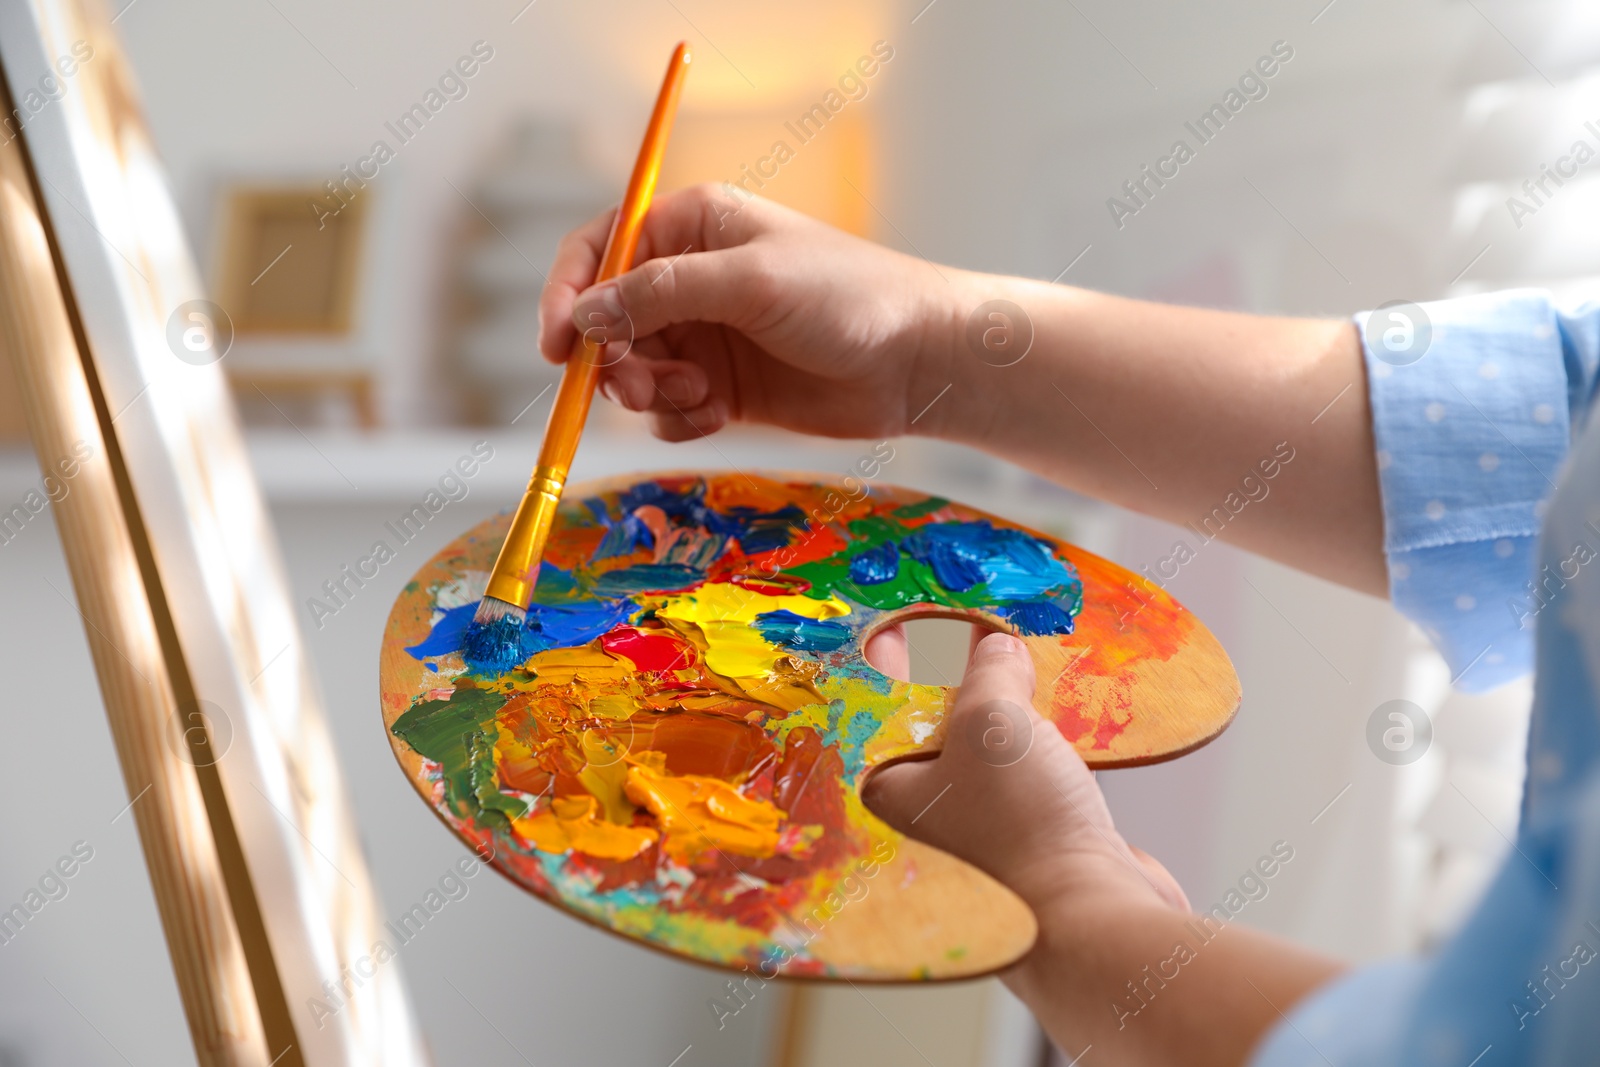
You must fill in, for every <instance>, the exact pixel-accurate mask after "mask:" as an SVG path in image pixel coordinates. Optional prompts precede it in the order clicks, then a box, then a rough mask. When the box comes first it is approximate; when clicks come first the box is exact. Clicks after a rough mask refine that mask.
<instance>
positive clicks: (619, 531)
mask: <svg viewBox="0 0 1600 1067" xmlns="http://www.w3.org/2000/svg"><path fill="white" fill-rule="evenodd" d="M601 521H602V522H604V523H605V525H606V535H605V537H604V538H602V539H601V541H600V546H599V547H598V548H596V549H595V550H594V555H593V556H591V557H590V559H591V561H595V562H598V561H599V560H603V559H611V558H612V557H614V556H626V555H628V554H629V553H631V552H632V551H633V550H634V549H636V548H639V547H641V546H643V547H645V548H654V547H655V543H656V538H655V534H653V533H651V532H650V527H648V526H646V525H645V524H644V523H643V522H641V521H640V520H639V517H638V516H636V515H625V516H623V517H622V518H621V519H619V520H617V521H616V522H612V521H611V520H610V519H609V518H606V517H604V516H602V517H601Z"/></svg>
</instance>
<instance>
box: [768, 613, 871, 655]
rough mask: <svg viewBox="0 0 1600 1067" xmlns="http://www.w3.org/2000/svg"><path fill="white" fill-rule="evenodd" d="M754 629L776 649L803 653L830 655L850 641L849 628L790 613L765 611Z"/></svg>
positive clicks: (842, 624)
mask: <svg viewBox="0 0 1600 1067" xmlns="http://www.w3.org/2000/svg"><path fill="white" fill-rule="evenodd" d="M756 629H758V630H760V631H761V636H762V637H764V638H766V639H767V640H768V641H771V642H772V643H773V644H775V645H783V646H784V647H785V648H794V649H799V650H800V651H802V652H833V651H835V650H837V649H839V648H841V647H843V646H844V644H845V642H847V641H849V640H850V627H848V626H846V625H845V624H844V623H842V622H835V621H834V620H832V619H808V618H806V617H805V616H804V615H796V614H795V613H794V612H792V611H788V610H779V611H764V612H762V613H761V614H760V615H757V616H756Z"/></svg>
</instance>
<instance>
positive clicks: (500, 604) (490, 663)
mask: <svg viewBox="0 0 1600 1067" xmlns="http://www.w3.org/2000/svg"><path fill="white" fill-rule="evenodd" d="M527 619H528V612H527V609H525V608H519V607H517V606H516V605H515V604H508V603H506V602H505V601H504V600H501V599H499V598H498V597H492V596H486V597H484V598H483V600H482V601H481V602H479V604H478V610H477V612H476V613H475V614H474V615H473V616H472V622H471V623H470V624H468V626H467V632H466V633H465V634H463V635H462V639H461V657H462V658H463V659H465V660H466V661H467V666H468V667H470V668H472V669H473V670H475V671H485V672H490V673H494V674H504V673H505V672H506V671H509V670H510V669H511V668H512V667H515V666H516V665H517V664H518V663H520V662H522V626H523V623H525V622H526V621H527Z"/></svg>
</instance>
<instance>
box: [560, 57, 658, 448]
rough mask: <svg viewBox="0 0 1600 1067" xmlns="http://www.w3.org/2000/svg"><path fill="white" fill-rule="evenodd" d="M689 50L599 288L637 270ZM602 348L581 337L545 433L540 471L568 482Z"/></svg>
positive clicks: (648, 142) (633, 182)
mask: <svg viewBox="0 0 1600 1067" xmlns="http://www.w3.org/2000/svg"><path fill="white" fill-rule="evenodd" d="M689 60H690V56H689V44H688V42H687V41H682V42H679V44H678V47H677V48H675V49H674V50H673V52H672V61H671V62H670V63H668V64H667V76H666V78H664V79H663V80H662V82H661V92H660V94H659V95H658V96H657V97H656V108H655V111H654V112H653V113H652V114H651V116H650V126H649V127H648V128H647V129H646V130H645V133H644V144H642V145H640V146H639V158H638V160H637V161H636V162H635V163H634V165H633V177H631V178H629V179H628V191H627V193H626V194H624V196H623V197H622V206H621V207H620V208H618V209H617V217H616V220H615V221H614V222H613V223H612V224H611V236H610V237H608V238H606V250H605V253H604V254H603V255H602V256H601V257H600V270H599V271H598V272H597V273H596V274H595V276H594V280H595V282H596V283H599V282H603V281H605V280H607V279H608V278H615V277H616V276H617V275H619V274H622V273H623V272H625V271H626V270H628V268H630V267H632V266H633V255H634V252H635V251H636V250H637V249H638V247H639V231H640V230H641V229H643V228H644V216H645V213H646V212H648V211H649V210H650V198H651V197H652V196H654V195H655V191H656V178H657V177H658V176H659V175H660V173H661V157H662V156H664V155H666V152H667V137H668V136H669V135H670V134H671V133H672V117H673V114H674V113H675V112H676V111H677V110H678V94H679V93H681V92H682V91H683V82H684V78H685V77H687V76H688V73H689ZM601 351H602V346H599V345H595V344H591V343H589V342H588V341H586V340H585V335H584V334H583V333H580V334H579V335H578V339H577V341H575V342H574V343H573V346H572V354H571V357H570V358H569V359H568V360H567V367H566V371H565V372H564V373H563V374H562V376H561V389H560V391H559V392H557V393H556V400H555V407H553V408H552V409H551V411H550V421H549V422H548V423H547V424H546V425H545V428H544V447H543V448H541V449H540V451H539V466H541V467H551V468H555V469H557V470H560V471H561V473H562V475H563V476H565V474H566V472H567V470H568V469H569V468H570V467H571V466H572V457H573V455H574V454H575V453H576V452H577V451H578V438H579V436H581V435H582V433H583V424H584V420H585V419H586V418H587V417H588V414H589V403H590V401H592V400H593V399H594V387H595V383H596V382H597V381H598V380H599V377H600V365H601V364H600V353H601Z"/></svg>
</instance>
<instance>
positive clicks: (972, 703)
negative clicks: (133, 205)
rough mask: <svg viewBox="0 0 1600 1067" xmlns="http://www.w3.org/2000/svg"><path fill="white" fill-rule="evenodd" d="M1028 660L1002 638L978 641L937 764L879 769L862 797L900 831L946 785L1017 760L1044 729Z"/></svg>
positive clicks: (973, 780)
mask: <svg viewBox="0 0 1600 1067" xmlns="http://www.w3.org/2000/svg"><path fill="white" fill-rule="evenodd" d="M1034 681H1035V679H1034V667H1033V657H1032V656H1031V655H1029V654H1028V649H1027V646H1026V645H1024V644H1023V643H1022V642H1021V641H1019V640H1018V639H1017V638H1015V637H1012V636H1010V635H1009V634H1001V633H993V634H989V635H987V636H986V637H984V638H983V640H981V641H979V642H978V643H977V644H976V645H975V646H974V647H973V649H972V653H971V655H970V657H969V658H968V660H967V671H966V674H965V675H964V676H963V678H962V680H961V687H960V689H958V690H957V693H956V699H955V704H954V706H953V707H952V708H951V710H950V715H949V718H948V720H947V722H946V728H945V735H944V749H943V751H942V752H941V753H940V754H939V756H938V758H937V759H931V760H916V761H907V762H904V763H900V764H896V765H894V766H890V767H885V768H883V769H882V770H881V771H879V772H878V773H877V774H875V775H873V776H872V777H871V778H870V779H869V780H868V782H867V787H866V789H865V790H864V792H863V799H864V800H865V801H866V803H867V806H868V807H869V808H871V809H872V810H873V812H875V813H876V814H877V815H878V817H879V818H881V819H882V820H883V821H884V822H886V823H888V824H889V825H890V826H893V827H894V828H895V829H897V830H899V831H900V832H901V833H905V834H909V835H912V836H924V837H925V836H927V834H926V833H925V832H924V833H920V834H919V833H917V831H916V829H914V827H915V824H916V823H918V822H919V821H920V817H921V814H922V813H924V812H925V811H927V810H928V809H929V808H930V807H931V804H932V803H933V801H934V800H935V798H936V797H938V796H941V795H942V791H943V790H944V788H945V787H946V786H950V785H952V783H954V782H968V783H970V784H972V785H974V786H977V785H978V784H979V782H980V781H981V780H982V779H983V778H986V777H987V775H986V774H985V773H984V772H986V771H989V770H991V769H999V768H1005V767H1009V766H1011V765H1013V764H1016V763H1017V762H1019V761H1020V760H1021V759H1022V758H1023V757H1024V756H1025V755H1027V753H1028V751H1029V750H1030V749H1031V748H1032V746H1033V742H1034V739H1035V737H1036V735H1038V734H1039V733H1040V732H1041V730H1040V729H1039V728H1040V727H1041V726H1043V725H1046V724H1044V723H1043V720H1042V719H1040V718H1039V715H1038V713H1037V712H1035V711H1034V710H1033V690H1034Z"/></svg>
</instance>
